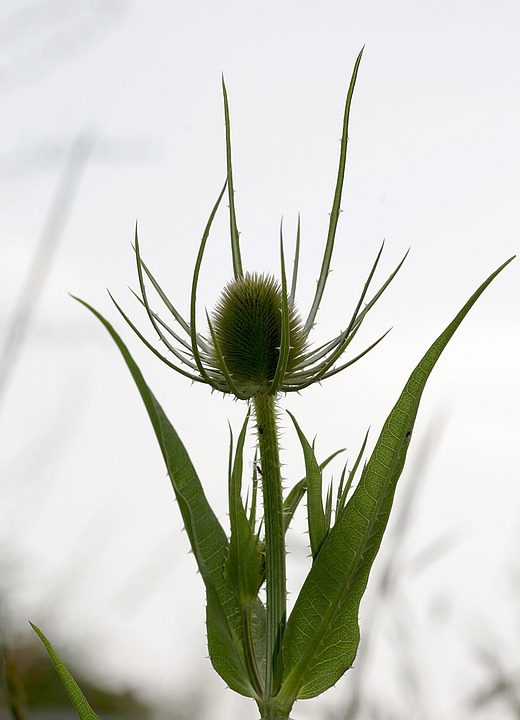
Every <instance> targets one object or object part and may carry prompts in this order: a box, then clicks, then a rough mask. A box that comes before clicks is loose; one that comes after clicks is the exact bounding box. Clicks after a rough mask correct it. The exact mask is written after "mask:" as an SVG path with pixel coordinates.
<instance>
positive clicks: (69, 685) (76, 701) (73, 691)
mask: <svg viewBox="0 0 520 720" xmlns="http://www.w3.org/2000/svg"><path fill="white" fill-rule="evenodd" d="M31 627H32V628H33V630H34V632H35V633H36V634H37V635H38V637H39V638H40V640H41V641H42V643H43V645H44V646H45V649H46V650H47V653H48V654H49V657H50V659H51V662H52V664H53V666H54V669H55V670H56V673H57V675H58V677H59V678H60V680H61V682H62V683H63V686H64V687H65V690H66V691H67V694H68V696H69V698H70V701H71V703H72V704H73V705H74V708H75V709H76V712H77V713H78V717H79V719H80V720H99V718H98V716H97V715H96V713H95V712H94V711H93V710H92V708H91V707H90V705H89V704H88V702H87V699H86V698H85V696H84V695H83V693H82V692H81V690H80V688H79V687H78V684H77V683H76V681H75V680H74V678H73V677H72V675H71V674H70V672H69V671H68V670H67V668H66V667H65V665H64V663H63V661H62V660H61V658H60V656H59V655H58V653H57V652H56V651H55V650H54V648H53V647H52V645H51V644H50V642H49V641H48V640H47V638H46V637H45V635H44V634H43V633H42V631H41V630H40V628H38V627H36V625H33V623H31Z"/></svg>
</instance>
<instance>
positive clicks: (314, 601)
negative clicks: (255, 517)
mask: <svg viewBox="0 0 520 720" xmlns="http://www.w3.org/2000/svg"><path fill="white" fill-rule="evenodd" d="M512 259H513V258H510V259H509V260H508V261H507V262H505V263H504V264H503V265H501V266H500V267H499V268H498V269H497V270H496V271H495V272H494V273H492V275H490V276H489V277H488V278H487V280H486V281H485V282H484V283H483V284H482V285H481V286H480V287H479V288H478V290H477V291H476V292H475V293H474V294H473V295H472V296H471V297H470V299H469V300H468V302H467V303H466V304H465V305H464V307H463V308H462V309H461V310H460V312H459V313H458V314H457V316H456V317H455V319H454V320H453V321H452V322H451V323H450V324H449V325H448V327H447V328H446V329H445V330H444V332H443V333H442V334H441V335H440V336H439V337H438V338H437V340H436V341H435V342H434V343H433V345H432V346H431V347H430V349H429V350H428V351H427V353H426V354H425V355H424V357H423V358H422V360H421V361H420V363H419V364H418V365H417V367H416V368H415V370H414V371H413V373H412V374H411V376H410V378H409V380H408V382H407V383H406V385H405V388H404V390H403V392H402V393H401V396H400V397H399V399H398V401H397V403H396V405H395V406H394V408H393V410H392V411H391V413H390V415H389V416H388V418H387V420H386V422H385V424H384V426H383V429H382V431H381V434H380V436H379V439H378V441H377V443H376V446H375V448H374V451H373V453H372V456H371V458H370V460H369V462H368V463H367V465H366V466H365V469H364V471H363V474H362V476H361V478H360V481H359V484H358V486H357V488H356V490H355V492H354V494H353V495H352V497H351V498H350V500H349V502H348V503H347V506H346V508H345V510H344V512H343V513H342V515H341V517H340V519H339V520H338V521H337V522H336V524H335V526H334V528H333V529H332V531H331V532H330V534H329V535H328V537H327V539H326V540H325V542H324V544H323V546H322V548H321V551H320V554H319V555H318V558H317V559H316V562H315V563H314V564H313V566H312V568H311V570H310V572H309V575H308V576H307V579H306V581H305V583H304V585H303V587H302V589H301V592H300V594H299V596H298V598H297V600H296V603H295V606H294V609H293V611H292V613H291V616H290V618H289V621H288V623H287V627H286V632H285V636H284V645H283V654H284V678H283V683H282V688H281V690H280V693H279V696H278V697H279V700H280V702H282V703H284V704H285V703H287V704H289V705H290V703H291V702H292V701H294V700H295V699H296V698H297V697H300V698H310V697H314V696H315V695H318V694H320V693H322V692H324V691H325V690H327V688H329V687H331V686H332V685H333V684H334V683H335V682H336V681H337V680H338V679H339V678H340V677H341V675H343V673H344V672H345V671H346V670H347V669H348V668H349V667H350V666H351V665H352V662H353V661H354V658H355V655H356V652H357V647H358V644H359V626H358V610H359V604H360V601H361V598H362V596H363V593H364V591H365V588H366V585H367V581H368V575H369V572H370V569H371V567H372V563H373V562H374V559H375V557H376V554H377V552H378V550H379V546H380V544H381V540H382V537H383V533H384V531H385V528H386V525H387V522H388V517H389V515H390V510H391V507H392V501H393V497H394V492H395V488H396V484H397V481H398V479H399V476H400V475H401V471H402V469H403V466H404V462H405V458H406V453H407V450H408V444H409V442H410V437H411V433H412V430H413V426H414V422H415V418H416V415H417V410H418V407H419V402H420V399H421V395H422V392H423V390H424V386H425V384H426V381H427V379H428V377H429V375H430V373H431V371H432V370H433V368H434V366H435V364H436V362H437V360H438V359H439V357H440V355H441V353H442V351H443V350H444V348H445V347H446V345H447V343H448V342H449V340H450V339H451V337H452V336H453V334H454V332H455V331H456V330H457V328H458V327H459V325H460V323H461V322H462V320H463V319H464V317H465V316H466V314H467V313H468V311H469V310H470V309H471V307H472V306H473V304H474V303H475V302H476V300H477V299H478V298H479V297H480V295H481V294H482V292H483V291H484V290H485V289H486V287H487V286H488V285H489V284H490V283H491V281H492V280H493V279H494V278H495V277H496V276H497V275H498V273H499V272H501V270H502V269H503V268H504V267H505V266H506V265H507V264H508V263H509V262H511V260H512Z"/></svg>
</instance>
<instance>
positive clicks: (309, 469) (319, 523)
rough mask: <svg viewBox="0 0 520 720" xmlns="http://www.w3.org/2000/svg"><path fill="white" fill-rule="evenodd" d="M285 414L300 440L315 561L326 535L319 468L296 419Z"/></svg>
mask: <svg viewBox="0 0 520 720" xmlns="http://www.w3.org/2000/svg"><path fill="white" fill-rule="evenodd" d="M287 414H288V415H289V417H290V418H291V420H292V421H293V423H294V427H295V428H296V432H297V433H298V438H299V440H300V443H301V446H302V450H303V457H304V459H305V484H306V488H307V518H308V523H309V538H310V542H311V551H312V557H313V559H316V557H317V555H318V552H319V550H320V548H321V546H322V543H323V541H324V539H325V536H326V535H327V527H326V522H325V512H324V510H323V489H322V476H321V470H320V466H319V465H318V461H317V460H316V455H315V454H314V450H313V448H312V447H311V445H310V443H309V441H308V440H307V438H306V437H305V435H304V434H303V432H302V430H301V428H300V426H299V425H298V423H297V421H296V418H295V417H294V415H292V413H290V412H289V411H287Z"/></svg>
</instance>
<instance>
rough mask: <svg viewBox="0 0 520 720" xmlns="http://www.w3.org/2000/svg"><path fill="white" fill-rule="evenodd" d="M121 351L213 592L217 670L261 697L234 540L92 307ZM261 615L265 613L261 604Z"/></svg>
mask: <svg viewBox="0 0 520 720" xmlns="http://www.w3.org/2000/svg"><path fill="white" fill-rule="evenodd" d="M76 299H77V300H78V301H79V302H80V303H81V304H82V305H84V306H85V307H86V308H88V309H89V310H90V311H91V312H92V313H93V314H94V315H95V316H96V317H97V318H98V320H100V321H101V323H102V324H103V325H104V326H105V328H106V329H107V330H108V332H109V333H110V335H111V336H112V339H113V340H114V342H115V343H116V345H117V347H118V348H119V350H120V352H121V354H122V355H123V358H124V360H125V362H126V365H127V367H128V369H129V370H130V373H131V375H132V377H133V379H134V382H135V384H136V385H137V389H138V390H139V393H140V395H141V398H142V400H143V402H144V404H145V407H146V410H147V412H148V416H149V418H150V420H151V423H152V426H153V429H154V431H155V434H156V437H157V440H158V442H159V446H160V448H161V452H162V455H163V458H164V461H165V463H166V467H167V469H168V475H169V477H170V480H171V483H172V487H173V490H174V492H175V496H176V498H177V502H178V504H179V509H180V511H181V515H182V518H183V521H184V525H185V527H186V532H187V534H188V538H189V540H190V543H191V547H192V549H193V554H194V556H195V560H196V561H197V565H198V568H199V571H200V574H201V576H202V579H203V581H204V584H205V586H206V591H207V600H208V603H207V616H206V617H207V624H208V648H209V654H210V657H211V661H212V663H213V666H214V668H215V670H216V671H217V672H218V673H219V675H220V676H221V677H222V678H223V680H225V681H226V682H227V683H228V685H229V686H230V687H231V688H232V689H233V690H235V691H236V692H238V693H241V694H242V695H247V696H248V697H255V692H254V690H253V688H252V687H251V684H250V682H249V679H248V675H247V670H246V668H245V662H244V656H243V650H242V628H241V617H240V609H239V606H238V603H237V600H236V597H235V594H234V593H233V591H232V589H231V588H230V587H229V585H228V583H227V582H226V578H225V574H224V566H225V561H226V557H227V553H228V540H227V537H226V534H225V532H224V530H223V528H222V526H221V525H220V523H219V521H218V519H217V517H216V516H215V514H214V512H213V510H212V509H211V507H210V505H209V503H208V501H207V499H206V495H205V494H204V490H203V488H202V485H201V483H200V480H199V478H198V476H197V473H196V471H195V468H194V467H193V464H192V462H191V459H190V456H189V455H188V453H187V451H186V448H185V447H184V445H183V444H182V441H181V439H180V438H179V436H178V435H177V432H176V431H175V429H174V427H173V425H172V424H171V423H170V421H169V420H168V418H167V417H166V415H165V413H164V410H163V409H162V407H161V405H160V404H159V402H158V401H157V400H156V398H155V396H154V395H153V393H152V392H151V390H150V388H149V387H148V385H147V384H146V382H145V380H144V377H143V375H142V373H141V371H140V370H139V368H138V366H137V364H136V363H135V361H134V359H133V358H132V356H131V354H130V352H129V350H128V348H127V347H126V345H125V344H124V343H123V341H122V340H121V338H120V337H119V335H118V334H117V332H116V331H115V330H114V328H113V327H112V325H111V324H110V323H109V322H108V321H107V320H106V319H105V318H104V317H103V316H102V315H101V314H100V313H99V312H98V311H97V310H95V309H94V308H93V307H91V306H90V305H89V304H88V303H86V302H84V301H83V300H80V299H79V298H76ZM256 612H259V613H262V612H263V608H262V607H261V606H260V605H258V606H257V608H256Z"/></svg>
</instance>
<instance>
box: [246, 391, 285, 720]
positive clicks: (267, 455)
mask: <svg viewBox="0 0 520 720" xmlns="http://www.w3.org/2000/svg"><path fill="white" fill-rule="evenodd" d="M254 406H255V412H256V421H257V430H258V445H259V448H260V463H261V468H262V490H263V496H264V517H265V576H266V601H267V602H266V611H267V628H266V676H265V697H266V698H270V697H272V696H273V695H275V694H276V692H277V691H278V689H279V684H280V678H281V670H282V668H281V655H280V646H281V640H282V636H283V632H284V629H285V621H286V600H287V597H286V595H287V591H286V579H285V533H284V516H283V500H282V480H281V474H280V456H279V449H278V432H277V427H276V409H275V396H274V395H257V396H255V398H254ZM265 710H266V711H267V708H265ZM264 717H265V718H266V719H270V718H273V720H276V719H277V718H278V717H280V718H282V716H278V715H262V718H264Z"/></svg>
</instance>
